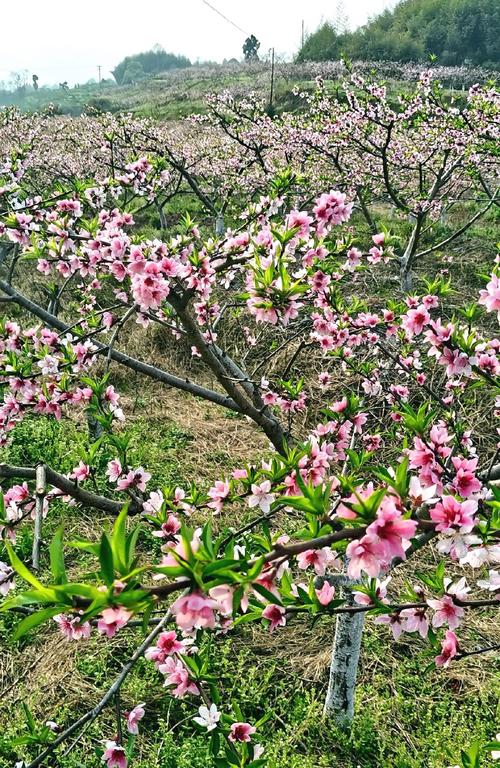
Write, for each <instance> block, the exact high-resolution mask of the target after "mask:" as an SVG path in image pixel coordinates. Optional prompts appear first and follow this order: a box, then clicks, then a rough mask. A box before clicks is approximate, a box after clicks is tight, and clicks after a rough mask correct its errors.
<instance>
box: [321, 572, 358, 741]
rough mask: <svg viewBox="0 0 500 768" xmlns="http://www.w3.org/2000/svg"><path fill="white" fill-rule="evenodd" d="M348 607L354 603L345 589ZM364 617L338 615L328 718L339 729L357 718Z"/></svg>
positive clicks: (331, 670) (344, 588)
mask: <svg viewBox="0 0 500 768" xmlns="http://www.w3.org/2000/svg"><path fill="white" fill-rule="evenodd" d="M342 591H343V593H344V595H345V596H346V597H347V598H348V599H347V602H348V603H349V604H352V603H353V598H352V590H351V588H350V586H348V585H345V586H344V587H343V588H342ZM364 620H365V614H364V613H363V612H360V613H352V614H349V613H339V614H338V616H337V622H336V625H335V639H334V641H333V651H332V660H331V664H330V679H329V682H328V691H327V694H326V700H325V709H324V711H325V714H326V715H332V716H333V719H334V720H335V722H336V723H337V724H338V725H340V726H347V725H349V723H350V722H351V721H352V719H353V717H354V694H355V690H356V676H357V672H358V662H359V654H360V651H361V637H362V634H363V625H364Z"/></svg>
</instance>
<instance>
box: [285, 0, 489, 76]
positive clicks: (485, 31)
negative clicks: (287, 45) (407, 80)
mask: <svg viewBox="0 0 500 768" xmlns="http://www.w3.org/2000/svg"><path fill="white" fill-rule="evenodd" d="M431 54H434V55H436V56H437V57H438V59H439V61H440V63H442V64H450V65H460V64H464V63H469V62H470V63H472V64H481V65H484V66H489V67H498V66H499V65H500V5H499V4H498V1H497V0H402V2H400V3H398V5H397V6H396V7H395V8H394V9H393V10H392V11H389V10H386V11H384V12H383V13H381V14H380V15H379V16H377V17H375V18H374V19H372V20H371V21H370V22H369V23H368V24H366V25H365V26H364V27H361V28H360V29H357V30H356V31H355V32H344V31H342V29H340V27H339V25H338V24H337V23H336V22H335V21H334V22H325V23H323V24H322V25H321V26H320V27H319V29H317V30H316V32H314V33H313V34H312V35H310V36H309V37H308V38H307V40H306V41H305V43H304V45H303V47H302V48H301V50H300V51H299V54H298V57H297V58H298V60H299V61H308V60H309V61H311V60H312V61H328V60H331V59H338V58H340V56H342V55H346V56H348V57H349V58H351V59H361V60H372V59H373V60H377V59H388V60H392V61H412V60H419V59H425V58H427V57H428V56H429V55H431Z"/></svg>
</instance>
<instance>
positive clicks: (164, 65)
mask: <svg viewBox="0 0 500 768" xmlns="http://www.w3.org/2000/svg"><path fill="white" fill-rule="evenodd" d="M190 66H191V62H190V61H189V59H188V58H186V57H185V56H177V55H176V54H175V53H167V51H165V50H164V49H163V48H161V47H160V46H155V47H154V48H152V49H151V50H150V51H144V52H143V53H136V54H134V55H133V56H126V57H125V58H124V59H123V60H122V61H120V63H119V64H118V65H117V66H116V67H115V69H114V70H113V76H114V78H115V80H116V82H117V83H118V85H126V84H127V83H130V82H135V81H136V80H137V79H139V78H140V77H141V76H142V77H145V76H147V75H156V74H158V73H159V72H165V71H167V70H169V69H182V68H183V67H190Z"/></svg>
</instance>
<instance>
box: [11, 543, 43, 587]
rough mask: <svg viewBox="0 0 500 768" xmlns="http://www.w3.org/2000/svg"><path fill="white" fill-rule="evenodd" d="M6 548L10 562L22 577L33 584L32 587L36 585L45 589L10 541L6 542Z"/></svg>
mask: <svg viewBox="0 0 500 768" xmlns="http://www.w3.org/2000/svg"><path fill="white" fill-rule="evenodd" d="M5 549H6V550H7V554H8V555H9V560H10V564H11V565H12V567H13V569H14V570H15V572H16V573H17V574H18V575H19V576H20V577H21V578H22V579H24V581H27V582H28V584H31V586H32V587H35V588H36V589H39V590H41V591H43V590H45V587H44V586H43V584H41V583H40V582H39V581H38V579H37V578H36V577H35V576H34V575H33V574H32V573H31V571H30V570H29V569H28V568H26V566H25V565H24V563H22V562H21V560H19V558H18V556H17V555H16V553H15V552H14V550H13V548H12V545H11V544H9V542H8V541H6V542H5Z"/></svg>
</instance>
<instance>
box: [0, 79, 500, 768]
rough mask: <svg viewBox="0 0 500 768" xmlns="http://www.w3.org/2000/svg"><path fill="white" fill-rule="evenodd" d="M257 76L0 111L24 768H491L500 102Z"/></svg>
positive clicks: (9, 580)
mask: <svg viewBox="0 0 500 768" xmlns="http://www.w3.org/2000/svg"><path fill="white" fill-rule="evenodd" d="M252 66H253V69H252V67H251V66H249V68H248V69H247V71H246V73H243V70H242V68H239V69H237V70H236V69H234V68H233V69H231V68H230V67H229V68H226V70H222V69H221V70H220V71H219V70H218V71H217V72H215V73H214V72H212V71H210V70H198V71H195V70H190V71H189V73H187V72H186V73H184V74H183V73H182V72H178V73H175V74H169V75H168V77H166V80H168V85H167V86H166V88H167V89H168V98H166V97H165V90H164V88H163V87H162V80H161V78H157V79H156V80H154V81H151V83H150V85H149V86H148V87H149V90H148V91H147V93H145V92H141V89H139V88H130V89H129V90H126V89H116V90H115V91H114V92H113V93H114V96H113V98H115V97H116V94H118V98H119V99H122V102H121V103H116V104H115V105H114V106H113V110H115V111H113V112H112V113H111V112H102V113H101V107H103V104H101V105H99V104H97V103H94V105H92V104H90V106H88V105H87V107H88V108H86V107H85V104H78V106H77V108H75V109H74V110H73V109H68V110H66V111H70V112H74V113H75V114H57V112H60V111H63V110H54V109H51V108H45V107H44V106H43V104H42V102H40V103H39V104H36V105H35V106H37V107H38V106H40V107H42V108H41V109H40V110H39V111H38V112H33V111H18V109H17V108H16V107H6V108H4V109H3V110H2V111H0V361H1V366H0V373H1V378H0V387H1V398H2V401H1V405H0V486H1V490H2V501H1V504H0V531H1V539H0V596H1V602H0V637H1V651H0V694H1V697H0V700H1V707H0V725H1V730H0V766H1V767H2V768H4V766H5V768H10V767H11V766H16V767H17V768H36V766H61V767H62V768H78V767H80V766H85V768H94V767H96V766H99V765H106V766H107V767H108V768H115V767H117V768H126V766H131V767H132V768H174V766H175V768H198V767H199V768H201V766H208V767H209V768H261V767H262V768H263V767H264V766H267V767H268V768H285V766H286V768H313V767H314V768H316V766H323V768H358V766H362V768H375V767H378V766H384V767H385V766H388V767H389V766H390V767H391V768H392V767H394V768H418V767H420V766H422V767H424V766H425V768H457V766H458V768H488V766H493V765H494V764H495V758H498V757H500V743H499V742H498V741H497V739H500V735H498V732H499V731H500V716H499V715H500V706H499V697H498V692H499V690H500V666H499V650H500V621H499V608H500V484H499V481H500V437H499V434H500V433H499V427H500V422H499V419H500V340H499V338H498V320H499V318H500V282H499V279H500V255H499V252H500V242H499V241H500V163H499V146H500V145H499V139H500V94H499V93H498V90H497V89H496V87H495V85H494V83H493V80H492V79H491V73H490V72H486V71H483V70H480V69H478V68H474V69H472V70H469V69H467V68H466V67H461V68H455V69H454V68H451V67H447V68H444V67H434V68H431V69H428V70H425V69H423V68H422V67H415V66H413V65H405V66H404V67H398V66H397V65H394V64H392V65H380V66H379V67H378V71H377V72H374V71H373V67H372V66H371V65H369V66H364V67H360V66H357V65H356V66H354V67H352V68H348V67H347V66H345V65H343V66H341V65H340V64H335V65H328V64H317V65H312V64H310V65H308V64H304V65H294V66H291V65H288V68H287V67H286V66H285V65H282V69H281V70H278V75H277V83H278V85H277V88H276V91H275V92H274V94H273V99H274V101H272V102H271V103H270V101H269V93H268V85H269V80H268V71H267V70H266V69H265V68H264V67H262V68H260V67H259V66H258V65H252ZM183 78H184V79H183ZM217 84H218V86H219V87H218V88H217ZM212 91H213V93H212ZM120 94H121V95H120ZM91 97H92V98H93V96H92V94H91ZM37 98H39V99H41V100H42V99H43V93H40V94H37ZM102 98H105V93H104V96H102ZM86 99H87V97H86V96H85V99H83V101H84V102H85V100H86ZM186 102H187V103H186ZM25 106H26V107H29V106H30V105H25ZM31 106H33V105H31ZM104 106H105V107H106V108H108V107H109V104H108V105H104ZM191 112H192V113H193V114H190V113H191ZM76 113H78V114H76ZM80 113H81V114H80ZM166 118H175V119H166Z"/></svg>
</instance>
